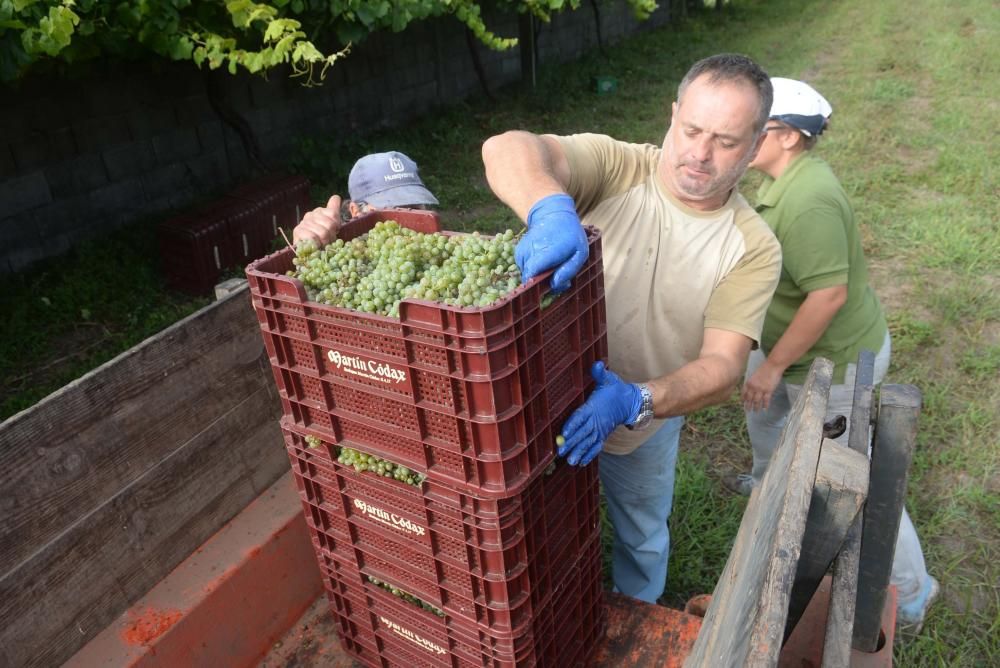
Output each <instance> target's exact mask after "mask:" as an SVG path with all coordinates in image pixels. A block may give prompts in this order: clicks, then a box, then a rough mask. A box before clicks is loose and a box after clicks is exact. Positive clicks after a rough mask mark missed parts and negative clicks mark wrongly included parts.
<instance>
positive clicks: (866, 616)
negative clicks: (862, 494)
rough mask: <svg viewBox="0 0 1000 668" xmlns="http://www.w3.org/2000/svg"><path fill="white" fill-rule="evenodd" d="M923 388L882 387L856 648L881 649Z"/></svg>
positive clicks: (856, 617)
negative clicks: (887, 598) (880, 642)
mask: <svg viewBox="0 0 1000 668" xmlns="http://www.w3.org/2000/svg"><path fill="white" fill-rule="evenodd" d="M920 406H921V395H920V390H918V389H917V388H916V387H914V386H912V385H883V386H882V390H881V392H880V396H879V409H878V420H877V421H876V423H875V439H874V443H873V444H872V463H871V484H870V487H869V491H868V502H867V503H866V504H865V511H864V515H863V519H862V521H863V529H862V534H861V560H860V568H859V570H858V597H857V606H856V608H855V612H854V636H853V643H852V644H853V647H854V648H855V649H859V650H861V651H863V652H873V651H875V649H876V648H877V647H878V638H879V632H880V631H881V629H882V627H881V619H882V608H883V607H885V596H886V589H887V588H888V586H889V574H890V572H891V571H892V559H893V555H894V554H895V551H896V536H897V534H898V533H899V518H900V516H901V515H902V512H903V502H904V501H905V500H906V482H907V473H908V472H909V470H910V461H911V460H912V459H913V446H914V444H915V443H916V441H917V419H918V418H919V417H920Z"/></svg>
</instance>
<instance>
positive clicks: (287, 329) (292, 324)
mask: <svg viewBox="0 0 1000 668" xmlns="http://www.w3.org/2000/svg"><path fill="white" fill-rule="evenodd" d="M275 315H276V316H277V319H278V331H279V332H282V333H291V334H298V335H300V336H306V335H307V334H306V333H307V332H308V331H309V329H308V326H307V325H306V319H305V318H300V317H299V316H295V315H290V314H288V313H282V312H280V311H279V312H277V313H276V314H275Z"/></svg>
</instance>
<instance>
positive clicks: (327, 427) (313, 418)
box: [299, 404, 333, 433]
mask: <svg viewBox="0 0 1000 668" xmlns="http://www.w3.org/2000/svg"><path fill="white" fill-rule="evenodd" d="M299 407H300V409H301V410H302V423H303V426H306V427H312V428H313V429H320V430H323V431H326V432H327V433H332V432H333V420H332V419H331V417H330V414H329V413H327V412H326V411H324V410H319V409H316V410H314V409H312V408H309V407H308V406H303V405H302V404H299Z"/></svg>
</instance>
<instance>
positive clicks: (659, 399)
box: [647, 355, 740, 418]
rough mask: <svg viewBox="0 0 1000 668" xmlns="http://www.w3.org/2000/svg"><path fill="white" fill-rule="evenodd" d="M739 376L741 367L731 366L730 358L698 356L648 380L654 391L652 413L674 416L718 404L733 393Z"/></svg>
mask: <svg viewBox="0 0 1000 668" xmlns="http://www.w3.org/2000/svg"><path fill="white" fill-rule="evenodd" d="M739 379H740V370H739V369H737V368H734V365H733V363H732V360H731V359H729V358H726V357H722V356H717V355H707V356H703V357H699V358H698V359H696V360H694V361H693V362H689V363H687V364H685V365H684V366H682V367H681V368H680V369H678V370H677V371H675V372H674V373H672V374H669V375H667V376H662V377H660V378H657V379H655V380H651V381H649V382H648V383H647V385H649V388H650V390H651V391H652V393H653V413H654V415H655V416H656V417H658V418H666V417H674V416H677V415H687V414H688V413H691V412H693V411H696V410H698V409H699V408H704V407H706V406H713V405H715V404H721V403H723V402H724V401H726V400H727V399H729V397H730V396H732V394H733V391H734V390H735V389H736V385H737V383H738V382H739Z"/></svg>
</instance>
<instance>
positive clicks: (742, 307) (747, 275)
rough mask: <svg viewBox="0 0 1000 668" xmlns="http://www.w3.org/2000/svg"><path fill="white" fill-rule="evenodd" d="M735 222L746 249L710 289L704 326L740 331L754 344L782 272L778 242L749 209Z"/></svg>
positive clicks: (756, 343)
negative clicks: (713, 287) (712, 289)
mask: <svg viewBox="0 0 1000 668" xmlns="http://www.w3.org/2000/svg"><path fill="white" fill-rule="evenodd" d="M734 222H735V224H736V226H737V228H738V229H739V230H740V233H741V234H742V235H743V239H744V242H745V244H746V250H745V251H744V253H743V256H742V257H741V258H740V260H739V262H738V263H737V265H736V266H735V267H734V268H733V269H732V271H730V272H729V273H728V274H726V276H725V277H724V278H723V279H722V280H721V281H720V282H719V285H718V286H716V288H715V290H714V291H713V292H712V296H711V298H710V299H709V301H708V307H707V308H706V309H705V327H706V328H709V327H711V328H713V329H724V330H727V331H731V332H738V333H740V334H743V335H744V336H747V337H749V338H750V339H752V340H753V341H754V348H756V347H757V346H758V344H759V343H760V334H761V331H762V330H763V328H764V316H765V315H767V307H768V305H769V304H770V303H771V296H772V295H773V294H774V289H775V288H776V287H777V285H778V278H779V277H780V275H781V244H779V243H778V240H777V239H776V238H775V236H774V234H773V233H772V232H771V228H769V227H768V226H767V223H765V222H764V220H763V219H762V218H760V217H759V216H758V215H757V214H756V213H754V212H753V210H752V209H749V208H747V209H744V210H743V211H742V212H741V213H740V214H738V215H737V217H736V220H735V221H734Z"/></svg>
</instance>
